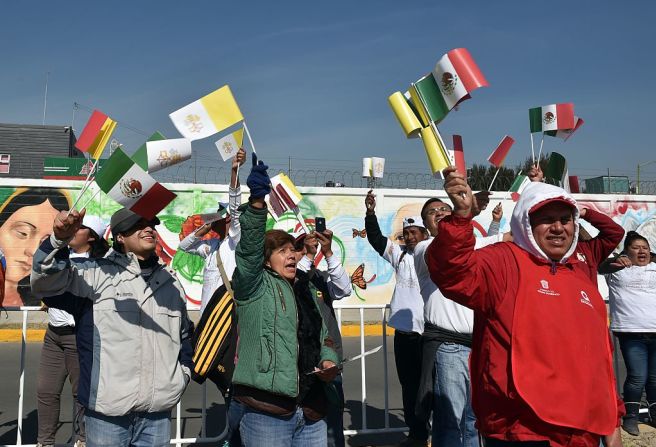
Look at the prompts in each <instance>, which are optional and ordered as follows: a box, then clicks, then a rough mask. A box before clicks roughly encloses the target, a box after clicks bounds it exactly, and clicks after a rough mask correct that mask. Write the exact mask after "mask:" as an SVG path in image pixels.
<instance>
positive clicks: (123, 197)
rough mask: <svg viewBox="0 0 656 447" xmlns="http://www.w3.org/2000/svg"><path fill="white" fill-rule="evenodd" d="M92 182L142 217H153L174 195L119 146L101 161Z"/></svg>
mask: <svg viewBox="0 0 656 447" xmlns="http://www.w3.org/2000/svg"><path fill="white" fill-rule="evenodd" d="M96 183H97V184H98V187H99V188H100V189H101V190H102V191H103V192H105V194H107V195H108V196H110V197H111V198H112V199H114V200H116V201H117V202H118V203H120V204H121V205H122V206H124V207H126V208H128V209H130V210H132V211H134V212H135V213H137V214H139V215H140V216H142V217H144V218H145V219H152V218H154V217H155V216H156V215H157V213H159V212H160V211H162V210H163V209H164V208H165V207H166V205H168V204H169V203H171V201H172V200H173V199H175V197H176V195H175V194H174V193H172V192H171V191H169V190H168V189H166V188H165V187H164V186H162V185H161V184H160V183H158V182H157V181H155V179H154V178H152V177H151V176H150V175H148V174H147V173H146V171H144V170H143V169H142V168H141V167H140V166H139V165H138V164H136V163H135V162H134V160H132V159H131V158H130V157H129V156H128V155H127V154H126V153H125V152H123V150H122V149H121V148H118V149H116V150H115V151H114V153H113V154H112V156H111V157H109V159H108V160H107V163H105V164H104V165H103V167H102V169H101V170H100V171H99V172H98V174H97V175H96Z"/></svg>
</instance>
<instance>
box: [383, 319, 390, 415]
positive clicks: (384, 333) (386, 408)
mask: <svg viewBox="0 0 656 447" xmlns="http://www.w3.org/2000/svg"><path fill="white" fill-rule="evenodd" d="M387 380H388V379H387V308H385V307H383V384H384V385H385V428H389V392H388V390H387Z"/></svg>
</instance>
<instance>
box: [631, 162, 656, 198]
mask: <svg viewBox="0 0 656 447" xmlns="http://www.w3.org/2000/svg"><path fill="white" fill-rule="evenodd" d="M652 163H656V160H652V161H647V162H645V163H638V169H637V172H636V194H640V168H642V167H645V166H647V165H650V164H652Z"/></svg>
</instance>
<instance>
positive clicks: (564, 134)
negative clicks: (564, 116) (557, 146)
mask: <svg viewBox="0 0 656 447" xmlns="http://www.w3.org/2000/svg"><path fill="white" fill-rule="evenodd" d="M583 123H584V121H583V119H582V118H579V117H578V116H575V117H574V128H573V129H560V130H548V131H546V132H545V133H544V134H545V135H549V136H550V137H558V138H562V139H564V140H565V141H567V140H568V139H569V137H571V136H572V135H574V132H576V131H577V130H579V128H580V127H581V126H582V125H583Z"/></svg>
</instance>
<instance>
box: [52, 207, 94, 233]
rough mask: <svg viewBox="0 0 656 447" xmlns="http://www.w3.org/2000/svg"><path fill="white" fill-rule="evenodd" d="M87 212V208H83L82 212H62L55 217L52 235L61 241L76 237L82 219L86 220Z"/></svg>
mask: <svg viewBox="0 0 656 447" xmlns="http://www.w3.org/2000/svg"><path fill="white" fill-rule="evenodd" d="M86 212H87V210H86V208H83V209H82V210H81V211H78V210H71V211H70V212H69V211H60V212H59V213H57V215H56V216H55V221H54V222H53V224H52V233H53V234H54V235H55V237H56V238H57V239H59V240H60V241H67V240H69V239H71V238H72V237H73V236H75V233H76V232H77V230H79V229H80V226H81V225H82V219H84V215H85V214H86Z"/></svg>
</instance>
